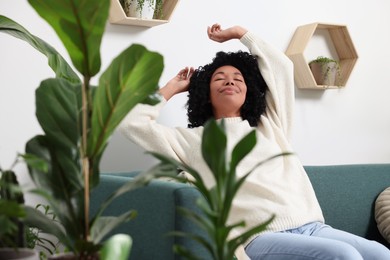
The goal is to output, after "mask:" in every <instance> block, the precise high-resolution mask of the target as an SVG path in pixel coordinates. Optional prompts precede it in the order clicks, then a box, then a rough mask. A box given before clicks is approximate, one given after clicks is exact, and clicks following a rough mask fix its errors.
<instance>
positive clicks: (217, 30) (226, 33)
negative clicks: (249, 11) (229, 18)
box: [207, 23, 248, 43]
mask: <svg viewBox="0 0 390 260" xmlns="http://www.w3.org/2000/svg"><path fill="white" fill-rule="evenodd" d="M247 31H248V30H247V29H245V28H243V27H241V26H238V25H236V26H233V27H230V28H227V29H222V28H221V25H220V24H218V23H216V24H213V25H212V26H209V27H207V35H208V36H209V38H210V39H211V40H213V41H216V42H220V43H222V42H226V41H229V40H232V39H241V37H242V36H244V34H245V33H246V32H247Z"/></svg>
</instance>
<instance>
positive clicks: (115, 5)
mask: <svg viewBox="0 0 390 260" xmlns="http://www.w3.org/2000/svg"><path fill="white" fill-rule="evenodd" d="M178 3H179V0H165V1H164V3H163V7H162V13H163V16H164V19H151V20H148V19H140V18H134V17H128V16H127V15H126V14H125V11H124V10H123V8H122V5H121V4H120V2H119V0H111V6H110V14H109V21H110V23H112V24H122V25H135V26H144V27H153V26H156V25H160V24H164V23H168V22H169V20H170V19H171V16H172V13H173V11H174V10H175V8H176V6H177V4H178Z"/></svg>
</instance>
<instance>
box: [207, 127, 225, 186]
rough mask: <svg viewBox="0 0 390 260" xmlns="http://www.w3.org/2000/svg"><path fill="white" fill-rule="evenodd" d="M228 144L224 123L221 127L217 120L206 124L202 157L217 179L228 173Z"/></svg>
mask: <svg viewBox="0 0 390 260" xmlns="http://www.w3.org/2000/svg"><path fill="white" fill-rule="evenodd" d="M226 144H227V139H226V134H225V132H224V128H223V123H222V124H221V126H219V125H218V123H217V122H216V121H215V120H209V121H208V122H206V124H205V126H204V131H203V135H202V156H203V159H204V160H205V161H206V163H207V165H208V166H209V168H210V170H211V172H212V173H213V174H214V177H215V179H217V178H219V177H222V176H221V175H220V174H221V173H223V172H225V171H226Z"/></svg>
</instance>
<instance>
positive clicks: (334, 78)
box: [309, 56, 340, 86]
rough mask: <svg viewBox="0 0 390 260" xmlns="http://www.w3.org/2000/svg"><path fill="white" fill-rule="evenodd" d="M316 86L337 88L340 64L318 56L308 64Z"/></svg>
mask: <svg viewBox="0 0 390 260" xmlns="http://www.w3.org/2000/svg"><path fill="white" fill-rule="evenodd" d="M309 67H310V69H311V71H312V73H313V76H314V78H315V80H316V83H317V85H327V86H337V85H339V81H340V64H339V62H338V61H337V60H335V59H331V58H328V57H324V56H319V57H317V58H316V59H314V60H312V61H310V62H309Z"/></svg>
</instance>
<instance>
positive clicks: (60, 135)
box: [35, 78, 81, 149]
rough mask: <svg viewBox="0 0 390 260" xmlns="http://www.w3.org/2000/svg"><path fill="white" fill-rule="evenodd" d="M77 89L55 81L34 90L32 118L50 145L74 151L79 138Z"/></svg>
mask: <svg viewBox="0 0 390 260" xmlns="http://www.w3.org/2000/svg"><path fill="white" fill-rule="evenodd" d="M80 92H81V86H80V85H73V84H71V83H69V82H68V81H66V80H63V79H59V78H55V79H47V80H44V81H42V82H41V85H40V86H39V88H38V89H37V90H36V93H35V95H36V101H35V102H36V116H37V119H38V121H39V123H40V125H41V127H42V129H43V131H45V134H46V135H47V137H48V138H49V139H50V141H51V142H53V143H55V144H56V145H60V146H62V147H69V148H74V149H78V146H79V144H80V139H81V134H80V133H81V115H80V110H81V93H80Z"/></svg>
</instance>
